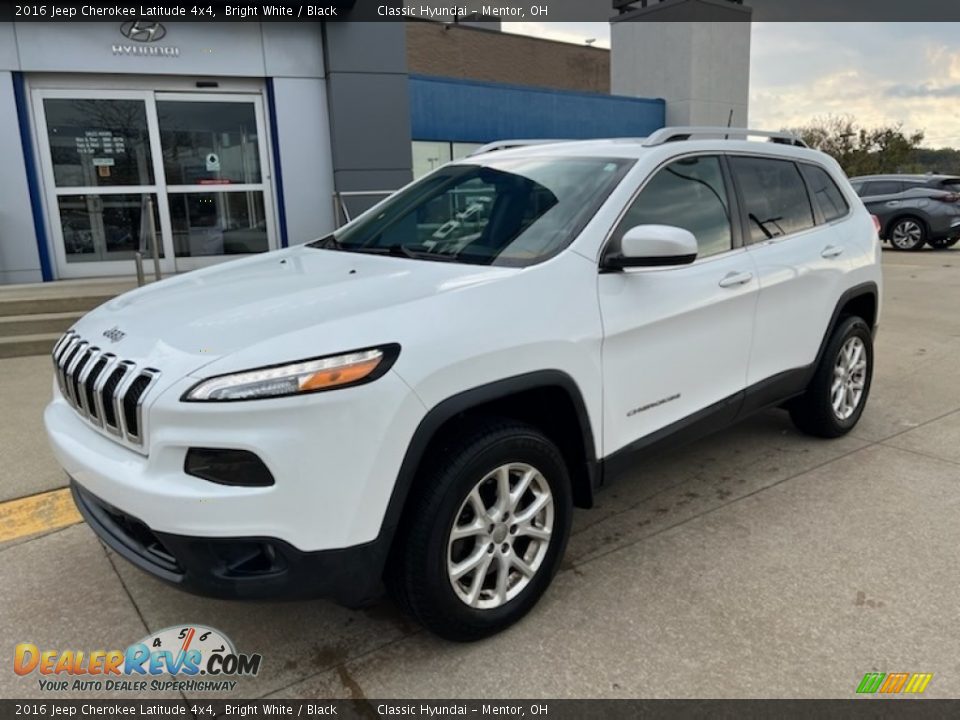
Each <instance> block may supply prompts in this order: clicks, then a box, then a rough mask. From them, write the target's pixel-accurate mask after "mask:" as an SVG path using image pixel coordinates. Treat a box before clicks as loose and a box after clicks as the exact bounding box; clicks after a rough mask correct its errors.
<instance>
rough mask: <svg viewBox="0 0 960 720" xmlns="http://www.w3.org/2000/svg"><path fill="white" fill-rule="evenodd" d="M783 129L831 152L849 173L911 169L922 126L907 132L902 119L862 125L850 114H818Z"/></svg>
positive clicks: (808, 143) (921, 133)
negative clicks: (807, 123) (804, 122)
mask: <svg viewBox="0 0 960 720" xmlns="http://www.w3.org/2000/svg"><path fill="white" fill-rule="evenodd" d="M786 130H787V132H792V133H793V134H794V135H796V136H797V137H799V138H801V139H802V140H803V141H804V142H805V143H807V145H809V146H810V147H812V148H816V149H817V150H822V151H823V152H825V153H827V154H828V155H831V156H833V158H834V159H835V160H836V161H837V162H838V163H840V166H841V167H842V168H843V170H844V172H845V173H847V175H849V176H850V177H854V176H856V175H873V174H880V173H895V172H907V171H909V170H912V169H913V167H912V166H913V165H914V164H915V157H914V156H915V154H916V151H917V150H918V148H919V146H920V143H922V142H923V130H919V131H917V132H914V133H911V134H906V133H905V132H904V130H903V124H902V123H897V124H895V125H879V126H877V127H872V128H868V127H863V126H862V125H860V124H859V123H858V122H857V121H856V119H855V118H854V117H853V116H851V115H826V116H823V117H817V118H814V119H813V120H812V121H811V122H810V124H809V125H803V126H801V127H796V128H787V129H786Z"/></svg>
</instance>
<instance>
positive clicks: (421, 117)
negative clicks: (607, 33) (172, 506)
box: [0, 0, 749, 283]
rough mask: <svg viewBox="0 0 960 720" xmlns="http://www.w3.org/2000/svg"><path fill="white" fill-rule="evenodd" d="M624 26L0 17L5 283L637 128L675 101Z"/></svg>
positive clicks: (176, 264) (240, 238)
mask: <svg viewBox="0 0 960 720" xmlns="http://www.w3.org/2000/svg"><path fill="white" fill-rule="evenodd" d="M676 1H677V2H686V1H687V0H676ZM624 24H626V23H624ZM675 25H677V26H679V25H680V24H679V23H677V24H675ZM631 32H634V31H633V30H624V31H618V32H615V33H614V42H615V43H617V42H619V43H620V44H621V45H622V47H623V48H624V52H623V53H621V57H620V59H619V60H618V50H617V47H616V45H615V46H614V50H613V54H612V55H613V57H611V52H610V51H607V50H604V49H599V48H593V47H588V46H584V45H573V44H567V43H559V42H552V41H547V40H542V39H537V38H531V37H525V36H518V35H509V34H506V33H502V32H499V30H498V26H497V25H496V24H484V26H483V27H476V26H470V25H466V24H458V23H449V24H444V23H437V22H426V21H423V22H420V21H409V22H371V23H349V22H338V23H320V22H316V23H282V22H264V23H255V22H244V23H189V22H167V23H163V24H158V23H149V22H128V23H118V22H104V23H93V22H91V23H74V24H68V23H39V22H36V23H0V128H2V129H3V131H4V132H2V133H0V157H2V158H3V163H2V165H0V283H31V282H41V281H51V280H59V279H73V278H92V277H105V276H131V275H133V273H134V256H135V253H136V252H137V251H141V252H144V253H145V255H146V257H147V258H148V260H149V259H150V257H151V255H152V254H153V247H152V245H151V239H152V238H156V254H157V255H158V256H159V264H160V267H161V270H162V272H163V273H164V274H170V273H175V272H182V271H186V270H190V269H194V268H198V267H203V266H206V265H209V264H212V263H216V262H220V261H223V260H224V259H229V258H232V257H237V256H242V255H246V254H251V253H258V252H263V251H266V250H270V249H274V248H279V247H285V246H288V245H294V244H298V243H303V242H306V241H308V240H311V239H313V238H316V237H318V236H320V235H322V234H324V233H326V232H328V231H330V230H331V229H333V228H334V227H335V226H336V224H338V223H339V222H342V220H343V217H344V216H349V215H351V214H355V213H356V212H357V210H359V209H360V208H361V207H362V206H363V205H364V204H369V203H370V202H371V201H372V200H373V199H374V198H375V197H376V196H377V195H376V194H377V193H379V192H383V191H389V190H393V189H396V188H399V187H401V186H403V185H404V184H406V183H408V182H410V180H411V179H412V178H414V177H419V176H421V175H423V174H425V173H427V172H429V171H430V170H431V169H433V168H435V167H437V166H439V165H441V164H443V163H444V162H448V161H450V160H456V159H458V158H461V157H463V156H465V155H467V154H469V153H470V152H472V151H473V150H475V149H476V148H477V147H479V146H481V145H482V144H484V143H487V142H490V141H494V140H499V139H505V138H510V139H514V138H517V139H520V138H590V137H629V136H633V137H639V136H644V135H647V134H649V133H650V132H651V131H652V130H655V129H657V128H659V127H662V126H663V125H664V124H665V123H666V122H667V120H668V116H669V115H670V114H671V113H673V114H674V115H676V113H677V112H683V111H684V108H687V110H689V106H690V102H689V98H685V97H681V96H683V95H684V94H685V93H686V91H685V90H683V89H682V88H678V87H675V85H676V83H673V84H672V85H671V83H670V82H667V83H666V84H664V81H663V77H662V73H657V72H653V71H651V72H650V83H653V84H652V85H651V84H647V85H645V84H644V82H641V81H638V80H637V78H638V77H639V76H641V75H643V73H644V67H645V66H646V65H647V58H646V57H644V56H643V52H642V51H638V50H637V48H636V47H635V46H638V45H639V46H643V45H644V43H640V42H638V39H637V38H636V37H631V36H629V33H631ZM637 32H642V31H641V30H637ZM625 33H626V34H625ZM747 33H748V35H747V37H748V38H749V30H748V31H747ZM618 34H619V36H621V38H622V39H620V40H618V39H617V37H618ZM648 44H649V43H648ZM671 44H672V45H673V44H676V38H674V39H673V40H671ZM681 46H682V44H681ZM628 48H629V50H630V51H629V53H627V52H626V51H627V49H628ZM657 51H658V52H660V53H662V52H664V48H663V47H658V48H657ZM691 57H692V56H691ZM661 60H662V55H661ZM686 61H687V62H694V61H696V62H699V61H698V60H696V58H694V60H690V58H689V57H688V58H686ZM731 62H740V60H736V59H733V60H731ZM741 64H742V63H741ZM704 65H705V66H708V65H715V63H713V62H711V61H705V62H704ZM688 69H689V68H688ZM710 71H711V72H712V71H713V70H710ZM688 75H689V73H688ZM678 77H679V75H678ZM684 77H686V75H685V76H684ZM684 82H686V81H685V80H684ZM706 85H707V86H710V83H709V82H708V83H706ZM618 88H619V90H618ZM648 88H650V89H648ZM611 89H612V90H613V93H611ZM707 91H708V90H704V92H707ZM671 93H673V94H675V95H677V97H676V98H674V99H671V97H670V94H671ZM687 94H689V93H687ZM734 94H736V93H734ZM742 94H743V113H744V114H745V95H746V92H745V81H744V88H743V93H742ZM726 107H727V105H723V111H722V114H723V119H724V121H726V119H727V110H726ZM717 112H719V110H718V111H717ZM739 114H740V111H739V110H738V115H739ZM688 115H689V112H688ZM743 119H744V120H745V117H744V118H743ZM724 124H725V123H724ZM361 192H362V193H369V194H363V195H360V194H358V193H361Z"/></svg>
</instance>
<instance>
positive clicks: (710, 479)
mask: <svg viewBox="0 0 960 720" xmlns="http://www.w3.org/2000/svg"><path fill="white" fill-rule="evenodd" d="M884 268H885V278H886V288H885V292H884V298H883V300H884V307H883V318H882V321H881V330H880V335H879V338H878V342H877V350H876V356H877V365H876V373H875V377H874V387H873V391H872V395H871V398H870V401H869V405H868V407H867V410H866V412H865V414H864V416H863V419H862V421H861V423H860V425H859V426H858V427H857V428H856V429H855V431H854V432H852V433H851V434H850V435H848V436H847V437H845V438H842V439H839V440H835V441H824V440H816V439H812V438H808V437H805V436H802V435H800V434H798V433H797V432H796V431H795V430H794V429H793V427H792V426H791V424H790V422H789V419H788V418H787V416H786V415H785V413H783V412H781V411H776V410H773V411H769V412H766V413H763V414H761V415H759V416H756V417H754V418H751V419H749V420H747V421H746V422H744V423H742V424H740V425H738V426H736V427H734V428H731V429H729V430H726V431H724V432H721V433H718V434H716V435H713V436H711V437H709V438H706V439H704V440H702V441H700V442H697V443H695V444H693V445H690V446H687V447H686V448H683V449H682V450H679V451H676V452H673V453H670V454H667V455H663V456H661V457H659V458H657V459H655V460H652V461H649V462H647V463H646V464H644V465H643V466H642V467H638V468H637V469H636V471H635V473H634V474H633V475H634V476H633V477H628V478H624V479H621V480H619V481H617V482H616V483H614V484H612V485H611V486H609V487H607V488H605V489H604V490H603V491H601V493H600V495H599V503H598V507H597V508H595V509H593V510H590V511H578V512H577V514H576V516H575V521H574V535H573V537H572V539H571V542H570V547H569V550H568V554H567V558H566V561H565V562H564V565H563V569H562V570H561V572H560V574H559V575H558V576H557V578H556V580H555V581H554V583H553V586H552V587H551V589H550V591H549V592H548V593H547V595H546V596H545V597H544V598H543V600H542V601H541V603H540V604H539V605H538V607H537V608H536V609H535V610H534V611H533V612H532V613H531V615H530V616H528V618H526V619H525V620H524V621H523V622H521V623H520V624H518V625H517V626H515V627H514V628H512V629H511V630H509V631H507V632H505V633H503V634H501V635H499V636H497V637H495V638H492V639H489V640H486V641H483V642H480V643H476V644H471V645H457V644H450V643H446V642H444V641H441V640H438V639H436V638H434V637H432V636H430V635H429V634H427V633H426V632H424V631H422V630H420V629H419V628H418V627H417V626H416V625H414V624H413V623H412V622H410V621H408V620H407V619H406V618H405V617H404V616H403V615H401V614H400V613H399V612H398V611H397V610H396V608H394V607H393V605H391V604H390V603H389V602H387V601H384V602H383V603H381V604H379V605H377V606H375V607H373V608H369V609H366V610H360V611H351V610H345V609H343V608H339V607H337V606H335V605H332V604H330V603H326V602H305V603H286V604H281V603H238V602H225V601H216V600H209V599H203V598H197V597H193V596H190V595H186V594H183V593H181V592H179V591H177V590H175V589H172V588H169V587H167V586H166V585H163V584H162V583H160V582H158V581H156V580H154V579H152V578H150V577H148V576H146V575H144V574H143V573H141V572H140V571H138V570H137V569H135V568H134V567H132V566H131V565H129V564H128V563H127V562H126V561H124V560H123V559H121V558H119V557H116V556H114V555H113V554H112V553H110V552H108V551H106V550H105V549H104V548H103V547H102V546H101V544H100V543H99V542H98V541H97V540H96V538H95V537H94V535H93V533H92V532H91V531H90V530H89V529H88V528H87V527H86V526H85V525H83V524H74V525H70V526H68V527H66V528H62V529H59V530H52V531H51V530H44V529H42V528H41V529H40V530H39V532H38V533H37V534H34V535H26V536H22V537H18V538H15V539H12V540H9V541H7V542H5V543H3V544H0V588H2V600H3V601H2V603H0V648H5V650H3V651H2V652H6V653H10V654H11V655H12V650H13V646H14V645H15V644H16V643H18V642H33V643H36V644H37V645H39V646H41V647H44V648H52V649H67V648H72V649H89V650H94V649H103V648H123V647H126V646H127V645H129V644H130V643H132V642H134V641H136V640H138V639H140V638H141V637H143V636H144V635H147V634H148V632H153V631H157V630H160V629H162V628H166V627H168V626H173V625H180V624H188V623H201V624H205V625H210V626H213V627H216V628H219V629H220V630H222V631H224V632H225V633H226V634H227V635H228V636H229V637H230V638H231V639H232V640H233V641H234V643H235V644H236V646H237V648H238V649H239V650H240V651H242V652H248V653H249V652H259V653H261V654H262V655H263V658H264V661H263V667H262V670H261V672H260V674H259V675H258V676H257V677H256V678H248V679H245V680H242V681H241V682H240V685H239V686H238V688H237V690H236V692H235V693H233V696H234V697H244V698H253V697H304V698H344V697H347V698H349V697H353V698H386V697H408V698H463V697H516V698H541V697H542V698H547V697H651V698H654V697H662V698H667V697H670V698H695V697H719V698H727V697H758V698H760V697H804V698H807V697H809V698H823V697H839V698H849V697H853V696H854V690H855V688H856V686H857V684H858V683H859V681H860V679H861V678H862V677H863V675H864V674H865V673H867V672H931V673H933V674H934V677H933V679H932V681H931V682H930V684H929V686H928V688H927V690H926V692H925V695H926V696H930V697H960V657H958V655H957V653H956V648H957V640H958V639H960V604H958V603H957V600H956V588H957V587H958V586H960V557H958V553H957V552H956V548H957V546H958V545H960V523H958V522H957V518H958V516H960V382H958V381H957V379H956V378H957V373H956V364H957V359H958V357H960V314H958V309H957V307H956V305H957V300H958V299H960V249H958V250H953V251H946V252H932V251H926V252H921V253H893V252H886V253H885V255H884ZM49 373H50V365H49V360H48V359H47V358H45V357H35V358H18V359H13V360H0V401H2V419H0V462H2V465H0V467H3V468H4V473H3V480H2V482H0V501H3V500H10V499H13V498H21V497H23V496H29V495H33V494H37V493H43V492H45V491H49V490H51V489H53V488H58V487H62V486H63V485H64V484H65V482H64V478H63V476H62V474H61V473H60V472H59V470H58V469H57V467H56V464H55V462H54V461H53V459H52V457H51V456H50V453H49V450H48V449H47V448H46V445H45V440H44V439H43V435H42V431H41V426H40V420H39V417H40V413H41V409H42V405H43V403H44V401H45V399H46V398H47V397H48V395H49V391H50V376H49ZM2 513H3V505H0V522H2ZM38 527H39V526H38ZM10 659H12V658H10V656H9V655H8V660H7V662H8V663H9V662H10ZM10 667H11V665H9V664H8V665H7V668H8V670H5V671H3V672H0V697H50V696H51V694H48V693H43V692H41V691H40V690H39V688H38V684H37V676H36V675H33V676H29V677H26V678H22V677H19V676H16V675H15V674H14V673H13V672H11V671H10V670H9V668H10ZM52 695H53V696H56V695H57V694H56V693H54V694H52ZM61 695H62V694H61ZM114 695H115V696H120V695H119V694H114ZM86 696H89V697H96V696H111V693H107V692H100V693H88V694H87V695H86ZM124 697H126V696H125V695H124ZM193 697H198V698H200V697H208V696H206V695H202V694H193V695H191V698H193ZM211 697H212V696H211Z"/></svg>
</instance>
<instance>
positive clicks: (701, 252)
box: [613, 155, 733, 257]
mask: <svg viewBox="0 0 960 720" xmlns="http://www.w3.org/2000/svg"><path fill="white" fill-rule="evenodd" d="M637 225H673V226H674V227H679V228H683V229H684V230H689V231H690V232H691V233H693V235H694V237H695V238H696V239H697V248H698V250H697V257H709V256H711V255H717V254H719V253H722V252H726V251H727V250H730V249H731V248H732V247H733V231H732V230H731V225H730V201H729V198H728V196H727V188H726V183H725V182H724V180H723V171H722V169H721V167H720V158H719V157H717V156H715V155H706V156H703V155H701V156H697V157H688V158H681V159H679V160H674V161H673V162H672V163H670V164H669V165H667V166H666V167H663V168H661V169H660V170H658V171H657V173H656V175H654V176H653V177H652V178H651V179H650V181H649V182H647V184H646V186H645V187H644V188H643V190H642V191H641V192H640V194H639V195H638V196H637V198H636V199H635V200H634V201H633V204H632V205H631V206H630V209H629V210H627V213H626V215H624V217H623V220H622V221H621V223H620V225H619V226H618V227H617V230H616V232H615V233H614V236H613V240H614V242H615V243H619V242H620V239H621V238H622V237H623V235H624V233H626V232H627V230H629V229H630V228H633V227H636V226H637Z"/></svg>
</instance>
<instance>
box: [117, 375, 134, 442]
mask: <svg viewBox="0 0 960 720" xmlns="http://www.w3.org/2000/svg"><path fill="white" fill-rule="evenodd" d="M121 364H122V365H124V366H125V367H126V370H125V372H124V374H123V377H122V378H121V379H120V382H119V383H117V387H116V388H114V390H113V412H114V416H115V417H116V419H117V431H118V432H119V433H120V436H121V437H127V435H128V433H127V421H126V418H125V417H124V412H123V396H124V395H126V394H127V390H129V389H130V385H131V383H133V381H134V378H135V377H136V373H135V372H134V371H133V368H134V365H133V363H132V362H129V361H127V360H124V361H123V362H122V363H121Z"/></svg>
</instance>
